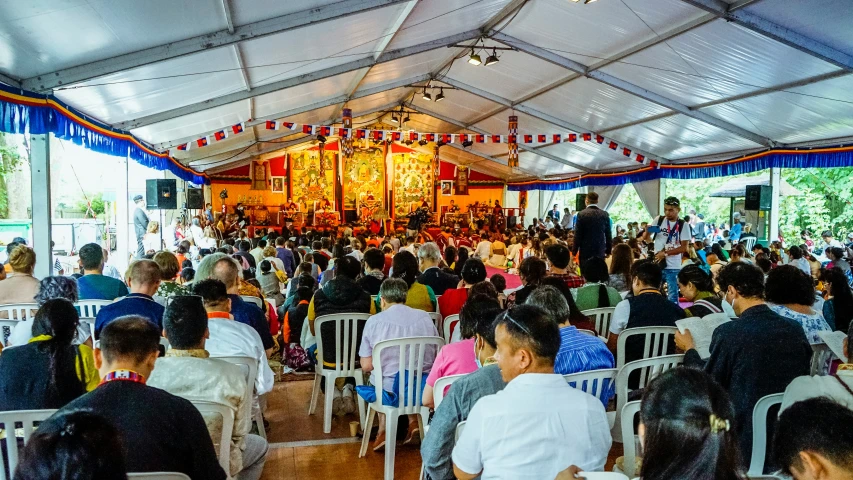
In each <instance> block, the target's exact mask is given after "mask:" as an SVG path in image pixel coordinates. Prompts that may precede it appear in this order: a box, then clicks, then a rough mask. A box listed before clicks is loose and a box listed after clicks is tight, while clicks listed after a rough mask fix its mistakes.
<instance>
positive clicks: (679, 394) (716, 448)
mask: <svg viewBox="0 0 853 480" xmlns="http://www.w3.org/2000/svg"><path fill="white" fill-rule="evenodd" d="M734 416H735V415H734V409H733V408H732V403H731V401H730V400H729V396H728V394H727V393H726V391H725V390H724V389H723V387H721V386H720V385H719V384H717V383H716V382H715V381H714V380H713V379H712V378H711V377H710V376H708V374H706V373H705V372H703V371H702V370H698V369H693V368H673V369H671V370H668V371H666V372H665V373H663V374H661V375H660V376H659V377H658V378H656V379H655V380H653V381H652V382H651V383H650V384H649V386H648V387H646V390H645V392H644V393H643V400H642V404H641V406H640V431H639V433H640V440H641V442H642V444H643V452H644V453H643V466H642V469H641V472H640V477H641V478H642V479H643V480H743V479H744V478H745V477H744V476H743V475H741V473H740V471H741V469H740V454H739V451H738V443H737V439H736V438H735V428H734V425H733V424H732V422H733V421H734Z"/></svg>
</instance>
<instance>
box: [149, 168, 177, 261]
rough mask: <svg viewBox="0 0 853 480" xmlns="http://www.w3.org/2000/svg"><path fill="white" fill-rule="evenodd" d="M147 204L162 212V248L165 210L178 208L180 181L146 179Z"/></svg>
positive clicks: (161, 245)
mask: <svg viewBox="0 0 853 480" xmlns="http://www.w3.org/2000/svg"><path fill="white" fill-rule="evenodd" d="M145 206H146V208H149V209H151V208H154V209H157V210H158V211H159V212H160V215H159V217H160V228H159V231H160V248H162V247H163V210H175V209H177V208H178V183H177V181H175V180H174V179H152V180H146V181H145Z"/></svg>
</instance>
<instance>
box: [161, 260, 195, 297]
mask: <svg viewBox="0 0 853 480" xmlns="http://www.w3.org/2000/svg"><path fill="white" fill-rule="evenodd" d="M153 260H154V263H156V264H157V266H158V267H160V286H159V287H158V288H157V293H155V294H154V296H156V297H164V298H168V297H171V296H174V295H187V293H188V291H189V290H188V289H187V288H186V287H184V286H183V285H180V284H178V283H177V282H176V281H175V280H176V279H177V278H178V273H179V272H180V271H181V265H180V264H179V263H178V257H176V256H175V254H173V253H172V252H169V251H166V250H164V251H162V252H157V253H156V254H155V255H154V259H153Z"/></svg>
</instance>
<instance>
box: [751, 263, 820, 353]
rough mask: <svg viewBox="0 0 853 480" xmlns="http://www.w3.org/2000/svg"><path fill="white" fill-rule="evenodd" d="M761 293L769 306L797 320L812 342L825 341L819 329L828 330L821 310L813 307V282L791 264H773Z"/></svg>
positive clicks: (784, 315)
mask: <svg viewBox="0 0 853 480" xmlns="http://www.w3.org/2000/svg"><path fill="white" fill-rule="evenodd" d="M764 295H765V297H766V298H767V303H768V305H767V306H768V307H770V310H772V311H774V312H776V313H778V314H779V315H781V316H783V317H785V318H790V319H791V320H794V321H795V322H797V323H799V324H800V326H801V327H802V328H803V331H805V332H806V338H807V339H808V341H809V343H810V344H812V345H816V344H820V343H824V342H823V340H822V339H821V338H820V335H819V334H820V332H830V331H832V329H830V328H829V324H828V323H826V320H824V318H823V312H822V311H816V310H815V309H814V308H812V306H813V305H814V303H815V298H816V297H815V289H814V282H813V281H812V277H811V276H810V275H806V274H805V273H803V272H802V271H800V270H799V269H797V268H796V267H794V266H791V265H782V266H780V267H777V268H774V269H773V271H772V272H770V275H768V276H767V281H766V284H765V289H764Z"/></svg>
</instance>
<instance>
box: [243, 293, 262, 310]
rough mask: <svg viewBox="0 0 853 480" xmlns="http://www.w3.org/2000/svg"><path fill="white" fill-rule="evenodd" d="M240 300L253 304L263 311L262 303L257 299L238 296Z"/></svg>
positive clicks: (249, 296) (248, 296)
mask: <svg viewBox="0 0 853 480" xmlns="http://www.w3.org/2000/svg"><path fill="white" fill-rule="evenodd" d="M240 298H242V299H243V301H244V302H249V303H253V304H255V305H257V306H258V308H260V309H261V310H263V309H264V301H263V300H261V299H260V298H258V297H253V296H251V295H240Z"/></svg>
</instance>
